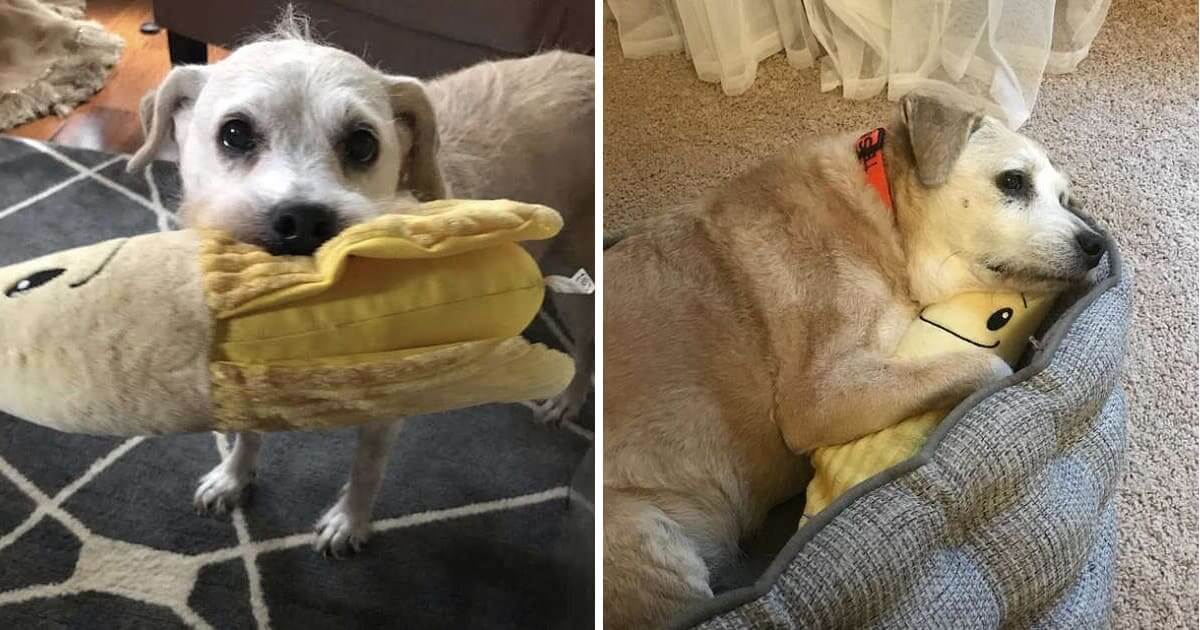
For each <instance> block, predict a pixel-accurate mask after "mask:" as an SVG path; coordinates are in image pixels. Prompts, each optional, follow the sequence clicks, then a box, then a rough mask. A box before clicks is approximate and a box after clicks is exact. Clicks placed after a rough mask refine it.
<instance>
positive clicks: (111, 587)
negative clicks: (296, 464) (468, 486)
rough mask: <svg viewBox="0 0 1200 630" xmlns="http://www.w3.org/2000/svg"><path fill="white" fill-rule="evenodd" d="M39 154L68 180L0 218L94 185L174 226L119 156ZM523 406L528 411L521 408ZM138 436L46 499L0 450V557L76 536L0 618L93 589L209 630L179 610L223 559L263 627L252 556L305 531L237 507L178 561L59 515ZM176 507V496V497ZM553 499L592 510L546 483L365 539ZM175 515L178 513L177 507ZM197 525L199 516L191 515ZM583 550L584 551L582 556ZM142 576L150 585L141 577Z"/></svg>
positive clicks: (396, 524) (297, 543)
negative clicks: (116, 173)
mask: <svg viewBox="0 0 1200 630" xmlns="http://www.w3.org/2000/svg"><path fill="white" fill-rule="evenodd" d="M11 139H12V140H16V141H17V142H20V143H22V144H24V145H26V146H28V147H30V148H32V149H34V150H36V151H37V152H40V153H41V154H43V155H46V156H49V157H51V158H53V159H54V160H55V161H57V162H58V163H60V164H61V165H63V166H65V167H67V168H68V169H70V170H71V171H73V172H74V175H72V176H70V177H68V178H67V179H64V180H62V181H59V182H57V183H55V184H53V185H51V186H49V187H48V188H46V189H45V190H43V191H41V192H39V193H37V194H35V195H32V196H30V197H27V198H25V199H22V200H20V201H17V202H15V203H12V204H10V205H8V206H7V207H4V208H0V219H4V218H7V217H10V216H12V215H14V214H16V213H18V212H20V211H21V210H24V209H25V208H28V207H30V206H33V205H34V204H36V203H37V202H39V201H42V200H44V199H46V198H48V197H50V196H51V195H54V194H55V193H58V192H60V191H62V190H63V189H65V188H68V187H70V186H72V185H75V184H77V183H79V182H83V181H91V182H95V183H97V184H99V185H101V186H103V187H104V188H106V189H108V190H111V191H113V192H116V193H118V194H119V195H121V196H123V197H126V198H128V199H129V200H131V201H133V202H134V203H135V204H136V205H138V206H139V207H142V208H144V209H145V210H146V211H148V212H150V213H151V214H152V215H153V216H154V220H155V224H156V226H157V228H158V229H159V230H160V231H166V230H171V229H175V228H177V227H178V224H179V221H178V219H177V217H176V216H175V214H174V213H173V212H171V211H170V210H168V209H167V208H166V207H165V206H164V204H163V201H162V196H161V194H160V191H159V187H158V185H157V183H156V182H155V179H154V176H153V174H152V173H151V170H150V169H151V167H147V169H146V170H145V171H144V173H143V177H144V179H145V182H146V186H147V189H148V191H149V195H148V196H147V195H143V194H140V193H139V192H137V191H134V190H131V189H130V188H129V187H127V186H123V185H121V184H120V183H118V182H116V181H114V180H113V179H110V178H108V177H105V176H104V175H103V174H102V171H104V170H105V169H107V168H109V167H111V166H113V165H114V164H117V163H120V162H124V161H126V160H127V159H128V157H129V156H127V155H115V156H112V157H110V158H108V159H104V160H102V161H100V162H99V163H97V164H95V165H94V166H87V165H84V164H81V163H79V162H78V161H76V160H74V159H72V158H71V157H69V156H67V155H64V154H63V153H62V152H60V151H58V150H56V149H54V148H53V147H50V146H47V145H45V144H42V143H39V142H34V141H29V140H24V139H20V138H11ZM542 321H543V323H544V324H545V325H546V326H547V328H549V330H550V331H552V332H553V334H554V336H556V337H557V338H558V339H559V341H560V342H561V343H562V344H563V345H564V346H565V347H568V348H569V344H570V340H569V338H567V337H566V335H564V334H563V333H562V331H561V329H560V328H559V327H558V326H557V324H556V323H555V322H554V321H553V318H550V317H548V316H546V315H545V314H544V313H543V314H542ZM527 406H530V405H527ZM564 428H566V429H567V430H569V431H570V432H571V433H573V434H575V435H577V436H579V437H582V438H584V439H585V440H587V441H589V442H590V441H591V440H592V439H593V433H592V432H591V431H590V430H588V429H587V428H584V427H582V426H579V425H577V424H574V423H565V426H564ZM213 437H214V439H215V441H216V447H217V452H218V453H219V454H220V456H221V457H225V456H226V455H227V454H228V453H229V448H230V446H229V442H228V439H227V437H226V436H225V435H222V434H219V433H214V434H213ZM144 439H145V438H141V437H135V438H131V439H128V440H125V441H123V442H121V443H120V444H119V445H118V446H116V447H115V448H113V449H112V450H111V451H109V452H108V453H107V454H105V455H104V456H103V457H100V458H99V459H97V460H95V461H94V462H93V463H92V464H91V465H90V466H89V467H88V468H87V470H86V471H84V472H83V473H82V474H81V475H79V476H78V477H76V478H75V479H73V480H72V481H71V482H70V483H68V484H67V485H66V486H64V487H63V488H61V489H60V490H59V491H58V492H56V493H54V494H53V496H50V495H48V494H47V493H46V492H44V491H43V490H42V489H41V488H39V487H38V485H36V484H35V483H34V482H33V481H31V480H30V479H29V478H28V477H26V476H25V475H24V474H23V473H22V472H21V471H20V470H18V469H17V467H16V466H14V465H13V464H11V463H10V462H9V461H8V460H7V459H5V458H4V457H3V456H2V455H3V452H2V451H0V478H3V479H6V480H8V481H9V482H10V483H12V484H13V486H15V487H16V489H17V490H18V491H19V492H20V493H22V494H23V495H25V496H26V497H28V498H29V499H30V500H31V501H32V502H33V504H34V506H35V507H34V509H33V511H32V512H31V513H30V514H29V515H28V516H27V517H26V518H25V519H24V521H22V522H21V523H20V524H19V525H18V526H17V527H15V528H14V529H12V530H11V531H8V532H7V533H5V534H4V535H3V536H0V552H3V551H4V550H5V549H7V548H9V547H10V546H12V545H13V544H14V543H15V542H16V541H18V540H19V539H20V538H21V537H22V536H23V535H25V534H26V533H27V532H29V531H30V530H32V529H34V528H35V527H36V526H37V525H38V524H39V523H41V522H43V521H44V520H45V519H47V518H50V519H52V520H54V521H56V522H58V523H60V524H61V525H62V526H63V527H65V528H66V529H67V530H68V531H69V532H70V533H71V535H73V536H74V537H75V538H76V539H78V541H79V543H80V545H81V547H80V549H79V552H78V559H77V560H76V562H75V566H74V569H73V571H72V573H71V575H70V577H68V578H67V579H66V580H63V581H57V582H53V583H44V584H33V585H29V586H24V587H22V588H17V589H13V590H9V591H4V592H0V612H2V611H3V608H4V607H5V606H9V605H14V604H19V603H22V602H28V601H31V600H36V599H42V598H50V597H56V596H63V595H72V594H76V593H84V592H94V593H107V594H111V595H116V596H119V597H123V598H128V599H131V600H135V601H139V602H143V603H146V604H152V605H157V606H161V607H164V608H166V609H168V610H170V611H171V612H172V613H174V614H175V615H176V616H177V617H178V618H179V619H180V620H181V621H182V622H184V623H185V624H187V625H189V626H192V627H196V628H210V627H212V626H211V624H209V623H208V622H207V621H205V620H204V619H203V618H202V617H201V615H200V614H199V613H198V612H197V611H196V610H194V609H193V608H192V607H191V605H190V604H189V597H190V596H191V594H192V592H193V590H194V589H195V587H196V585H197V579H198V576H199V575H200V572H201V570H202V569H203V568H204V567H206V566H209V565H214V564H218V563H222V562H227V561H229V560H237V559H240V560H241V561H242V563H243V565H244V568H245V571H246V577H247V582H248V594H247V597H248V598H249V600H250V601H249V604H250V611H251V614H252V617H253V620H254V623H255V625H256V627H258V628H269V627H271V615H270V610H269V609H268V605H267V602H266V599H265V598H264V596H263V583H262V575H261V573H260V571H259V567H258V557H259V556H260V555H261V554H264V553H268V552H273V551H279V550H284V549H289V548H294V547H301V546H309V545H312V543H313V541H314V540H315V535H314V534H313V533H311V532H306V533H299V534H291V535H284V536H277V537H272V538H267V539H263V540H253V539H252V538H251V535H250V532H249V527H248V525H247V519H246V515H245V512H244V511H243V509H242V508H241V507H237V508H234V509H233V510H232V511H231V514H230V516H231V523H232V526H233V529H234V531H235V532H236V536H237V544H236V545H233V546H227V547H223V548H218V549H215V550H210V551H205V552H201V553H195V554H185V553H178V552H172V551H166V550H162V549H157V548H154V547H151V546H147V545H142V544H136V543H132V542H128V541H122V540H117V539H114V538H109V537H106V536H103V535H100V534H97V533H95V532H93V531H91V530H90V529H89V528H88V527H87V525H86V524H85V523H84V522H82V521H81V520H80V519H79V518H78V517H77V516H76V515H74V514H71V513H70V512H68V511H67V510H66V509H64V508H63V505H64V503H66V502H67V500H68V499H70V498H71V497H72V496H73V495H75V494H76V493H77V492H78V491H79V490H81V489H82V488H84V487H85V486H87V484H88V483H89V482H91V481H92V480H93V479H95V478H96V477H97V476H99V475H100V474H101V473H102V472H104V471H105V470H106V469H107V468H109V467H110V466H111V465H113V464H114V463H116V462H117V461H118V460H120V458H121V457H122V456H123V455H125V454H126V453H128V452H129V451H131V450H132V449H133V448H134V447H136V446H137V445H138V444H140V443H141V442H142V441H144ZM341 473H342V471H333V470H331V471H330V474H341ZM180 500H181V502H185V503H186V498H185V497H182V496H181V497H180ZM555 500H568V501H570V503H572V504H576V505H580V506H581V507H583V508H585V509H586V510H587V512H588V513H592V514H594V511H595V509H594V507H593V506H592V504H591V502H590V501H589V500H588V499H587V498H586V497H584V496H582V495H580V494H579V493H577V492H574V491H572V489H571V488H570V487H569V486H568V485H559V486H554V487H551V488H548V489H545V490H542V491H536V492H529V493H525V494H520V495H516V496H509V497H502V498H497V499H492V500H487V501H478V502H472V503H466V504H462V505H458V506H455V507H449V508H442V509H433V510H427V511H422V512H417V513H412V514H406V515H403V516H399V517H393V518H383V519H378V520H375V521H374V522H373V523H372V529H373V531H374V532H376V533H377V534H378V533H382V532H387V531H391V530H397V529H403V528H410V527H418V526H422V525H429V524H433V523H439V522H445V521H451V520H455V519H464V518H469V517H472V516H479V515H484V514H488V513H495V512H503V511H508V510H519V509H521V508H527V507H531V506H536V505H539V504H544V503H547V502H550V501H555ZM181 509H183V508H182V507H181ZM197 518H199V517H197ZM588 553H590V551H589V552H588ZM148 576H152V579H148Z"/></svg>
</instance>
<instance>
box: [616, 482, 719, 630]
mask: <svg viewBox="0 0 1200 630" xmlns="http://www.w3.org/2000/svg"><path fill="white" fill-rule="evenodd" d="M711 597H712V589H711V588H710V587H709V584H708V567H707V566H706V565H705V563H704V560H703V558H701V557H700V553H699V551H698V548H697V545H696V543H695V541H693V540H691V539H690V538H689V537H688V536H687V534H686V533H685V532H684V530H683V527H681V526H680V525H679V523H678V522H676V521H675V520H674V519H672V518H671V517H669V516H667V514H665V513H664V512H663V511H662V510H660V509H658V508H657V507H655V506H654V505H653V504H651V503H650V502H648V501H646V500H643V499H641V498H638V497H634V496H629V495H627V494H625V493H624V492H621V491H620V490H610V489H605V491H604V627H605V628H606V630H618V629H620V630H624V629H626V628H638V629H640V628H658V627H661V626H662V625H663V624H664V623H666V622H667V621H668V620H669V619H670V618H671V616H672V615H673V614H675V613H677V612H679V611H680V610H682V609H683V608H685V607H687V606H689V605H691V604H694V603H696V602H699V601H702V600H705V599H709V598H711Z"/></svg>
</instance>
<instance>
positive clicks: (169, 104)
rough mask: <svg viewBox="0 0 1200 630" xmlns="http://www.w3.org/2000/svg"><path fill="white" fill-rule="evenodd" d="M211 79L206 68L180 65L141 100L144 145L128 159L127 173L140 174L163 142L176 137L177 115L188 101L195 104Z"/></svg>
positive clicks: (140, 110)
mask: <svg viewBox="0 0 1200 630" xmlns="http://www.w3.org/2000/svg"><path fill="white" fill-rule="evenodd" d="M207 79H208V73H207V71H206V68H205V66H180V67H178V68H175V69H174V70H172V71H171V73H170V74H168V75H167V78H166V79H165V80H164V81H163V83H162V85H160V86H158V89H157V90H155V91H153V92H150V93H149V94H146V96H144V97H142V103H141V107H140V108H139V113H140V114H141V117H142V133H143V134H144V135H145V138H146V139H145V142H144V143H143V144H142V147H141V148H140V149H138V150H137V153H135V154H133V157H132V158H129V163H128V164H126V165H125V170H127V171H129V172H130V173H133V172H136V171H140V170H142V169H143V168H145V167H146V165H147V164H149V163H150V160H152V159H154V156H155V155H158V152H159V150H160V149H162V146H163V143H164V142H166V141H168V140H170V139H171V138H172V137H173V136H174V131H175V113H176V112H177V111H179V108H181V107H183V106H184V105H185V104H187V103H188V102H189V101H195V100H196V96H197V95H198V94H200V89H201V88H203V87H204V82H205V81H206V80H207Z"/></svg>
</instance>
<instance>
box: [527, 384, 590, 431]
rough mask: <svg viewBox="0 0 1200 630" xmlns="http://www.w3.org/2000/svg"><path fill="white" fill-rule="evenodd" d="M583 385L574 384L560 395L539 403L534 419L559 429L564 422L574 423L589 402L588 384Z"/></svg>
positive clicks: (535, 409)
mask: <svg viewBox="0 0 1200 630" xmlns="http://www.w3.org/2000/svg"><path fill="white" fill-rule="evenodd" d="M583 385H584V386H583V387H578V386H576V385H575V383H573V382H572V383H571V385H569V386H567V388H566V389H564V390H563V391H562V392H561V393H560V394H559V395H557V396H555V397H554V398H551V399H549V400H543V401H542V402H540V403H537V404H536V405H535V406H534V408H533V417H534V418H536V419H537V421H538V422H541V423H542V424H546V425H549V426H552V427H557V426H559V425H561V424H562V423H563V422H574V421H575V419H576V418H578V417H579V413H580V412H581V411H583V404H584V403H585V402H587V397H588V387H587V382H584V383H583Z"/></svg>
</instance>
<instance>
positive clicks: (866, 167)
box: [856, 127, 895, 211]
mask: <svg viewBox="0 0 1200 630" xmlns="http://www.w3.org/2000/svg"><path fill="white" fill-rule="evenodd" d="M886 135H887V133H886V132H885V131H884V129H883V127H880V128H878V129H872V130H870V131H868V132H867V133H865V134H863V135H862V136H861V137H859V139H858V144H857V145H856V149H857V151H858V161H859V162H861V163H862V167H863V172H865V173H866V174H867V183H869V184H870V185H871V187H872V188H874V189H875V192H877V193H879V198H880V199H882V200H883V205H885V206H887V209H888V210H892V211H895V207H894V206H893V205H892V187H891V186H890V185H889V184H888V177H887V169H885V168H884V167H883V141H884V138H885V137H886Z"/></svg>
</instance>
